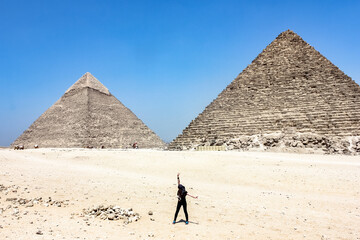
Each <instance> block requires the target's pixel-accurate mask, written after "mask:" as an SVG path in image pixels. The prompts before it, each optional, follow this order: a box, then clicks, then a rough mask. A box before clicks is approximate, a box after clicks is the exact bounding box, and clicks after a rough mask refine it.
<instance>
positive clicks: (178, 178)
mask: <svg viewBox="0 0 360 240" xmlns="http://www.w3.org/2000/svg"><path fill="white" fill-rule="evenodd" d="M179 176H180V173H178V174H177V180H178V185H180V177H179Z"/></svg>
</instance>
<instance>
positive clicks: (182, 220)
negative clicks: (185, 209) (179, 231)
mask: <svg viewBox="0 0 360 240" xmlns="http://www.w3.org/2000/svg"><path fill="white" fill-rule="evenodd" d="M177 223H186V221H185V220H184V219H181V220H179V221H177V222H175V223H174V224H177ZM189 223H191V224H196V225H199V223H198V222H192V221H189Z"/></svg>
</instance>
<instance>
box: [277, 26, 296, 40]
mask: <svg viewBox="0 0 360 240" xmlns="http://www.w3.org/2000/svg"><path fill="white" fill-rule="evenodd" d="M294 38H297V39H301V37H300V36H299V35H298V34H296V33H295V32H294V31H293V30H290V29H288V30H286V31H283V32H282V33H280V34H279V35H278V36H277V38H276V39H287V40H293V39H294Z"/></svg>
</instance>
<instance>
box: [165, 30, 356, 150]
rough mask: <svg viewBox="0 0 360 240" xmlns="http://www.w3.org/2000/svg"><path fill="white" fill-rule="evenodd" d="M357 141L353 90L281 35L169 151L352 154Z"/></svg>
mask: <svg viewBox="0 0 360 240" xmlns="http://www.w3.org/2000/svg"><path fill="white" fill-rule="evenodd" d="M359 136H360V87H359V85H357V84H356V83H355V82H354V81H353V80H352V79H351V78H350V77H348V76H347V75H345V74H344V73H343V72H342V71H341V70H340V69H339V68H337V67H336V66H335V65H334V64H332V63H331V62H330V61H329V60H327V59H326V58H325V57H324V56H322V55H321V54H320V53H319V52H318V51H316V50H315V49H314V48H313V47H312V46H310V45H309V44H307V43H306V42H305V41H304V40H303V39H302V38H301V37H299V36H298V35H297V34H295V33H294V32H292V31H290V30H287V31H285V32H283V33H281V34H280V35H279V36H278V37H277V38H276V39H275V40H274V41H273V42H272V43H271V44H270V45H268V46H267V47H266V48H265V49H264V50H263V51H262V53H260V54H259V55H258V56H257V57H256V58H255V60H254V61H253V62H252V63H251V64H250V65H249V66H248V67H246V68H245V69H244V70H243V72H241V73H240V74H239V75H238V76H237V77H236V78H235V80H233V81H232V82H231V83H230V84H229V85H228V86H227V87H226V88H225V89H224V90H223V91H222V92H221V93H220V94H219V96H218V97H217V98H216V99H215V100H214V101H213V102H212V103H210V105H208V106H207V107H206V108H205V110H204V111H203V112H202V113H201V114H200V115H199V116H198V117H197V118H196V119H195V120H193V121H192V122H191V123H190V124H189V126H188V127H186V128H185V129H184V130H183V132H182V134H180V135H179V136H178V137H177V138H176V139H175V140H174V141H173V142H171V143H170V145H169V149H192V148H196V147H197V146H207V145H225V146H226V147H227V149H259V150H266V149H269V148H276V149H277V150H280V151H303V150H305V152H306V151H308V152H317V151H319V152H325V153H356V152H360V137H359ZM274 150H275V149H274Z"/></svg>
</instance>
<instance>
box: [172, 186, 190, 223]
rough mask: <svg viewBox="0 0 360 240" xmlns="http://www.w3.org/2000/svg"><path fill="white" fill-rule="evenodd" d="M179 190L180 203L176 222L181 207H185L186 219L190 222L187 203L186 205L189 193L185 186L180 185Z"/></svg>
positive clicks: (176, 213) (177, 208)
mask: <svg viewBox="0 0 360 240" xmlns="http://www.w3.org/2000/svg"><path fill="white" fill-rule="evenodd" d="M178 188H179V190H178V200H179V201H178V203H177V206H176V212H175V216H174V222H175V221H176V218H177V215H178V213H179V211H180V208H181V206H183V209H184V213H185V217H186V221H187V222H188V221H189V216H188V213H187V203H186V195H187V191H186V190H185V187H184V186H183V185H181V184H180V185H179V186H178Z"/></svg>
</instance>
